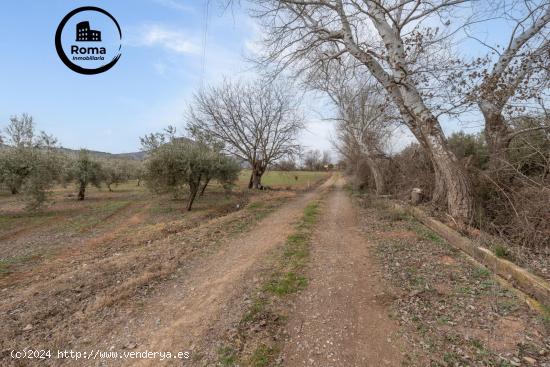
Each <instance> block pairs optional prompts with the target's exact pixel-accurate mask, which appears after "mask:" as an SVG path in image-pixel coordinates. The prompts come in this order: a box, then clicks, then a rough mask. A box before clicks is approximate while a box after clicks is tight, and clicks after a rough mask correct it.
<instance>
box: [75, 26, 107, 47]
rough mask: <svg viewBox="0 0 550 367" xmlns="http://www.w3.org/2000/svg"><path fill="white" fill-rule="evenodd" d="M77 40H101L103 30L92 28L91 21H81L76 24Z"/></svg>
mask: <svg viewBox="0 0 550 367" xmlns="http://www.w3.org/2000/svg"><path fill="white" fill-rule="evenodd" d="M76 40H77V41H84V42H86V41H91V42H100V41H101V32H100V31H96V30H93V29H90V22H80V23H78V24H77V25H76Z"/></svg>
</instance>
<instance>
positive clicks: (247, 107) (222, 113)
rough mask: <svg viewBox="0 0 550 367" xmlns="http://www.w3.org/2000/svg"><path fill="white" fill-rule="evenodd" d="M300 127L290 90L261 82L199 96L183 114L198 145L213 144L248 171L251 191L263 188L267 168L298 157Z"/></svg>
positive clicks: (210, 90)
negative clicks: (280, 161) (218, 145)
mask: <svg viewBox="0 0 550 367" xmlns="http://www.w3.org/2000/svg"><path fill="white" fill-rule="evenodd" d="M302 128H303V122H302V119H301V117H300V115H299V113H298V106H297V102H296V99H295V98H294V97H293V96H292V94H291V93H290V92H289V90H288V87H286V88H285V87H283V86H282V85H281V84H279V83H270V84H265V83H262V82H261V81H253V82H229V81H225V82H224V83H223V84H222V85H221V86H219V87H210V88H207V89H205V90H203V91H201V92H198V93H197V94H196V95H195V97H194V101H193V103H192V104H191V105H190V106H189V109H188V113H187V130H188V131H189V132H190V134H191V135H192V136H193V137H194V138H195V139H198V140H205V139H206V140H214V141H217V142H219V143H221V144H223V148H222V150H224V151H226V152H228V153H230V154H232V155H233V156H235V157H237V158H238V159H240V160H243V161H246V162H248V164H249V165H250V167H251V168H252V174H251V177H250V182H249V188H261V187H262V186H261V179H262V175H263V174H264V172H265V171H266V169H267V168H268V167H269V166H270V164H272V163H274V162H276V161H277V160H279V159H282V158H285V157H287V156H291V155H293V154H296V153H297V152H298V148H299V146H298V144H297V142H296V137H297V135H298V133H299V131H300V130H301V129H302Z"/></svg>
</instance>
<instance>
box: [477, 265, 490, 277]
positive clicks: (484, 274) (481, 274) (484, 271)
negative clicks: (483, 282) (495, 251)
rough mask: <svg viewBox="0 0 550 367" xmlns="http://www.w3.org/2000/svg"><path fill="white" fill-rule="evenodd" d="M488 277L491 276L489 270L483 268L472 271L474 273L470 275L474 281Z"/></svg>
mask: <svg viewBox="0 0 550 367" xmlns="http://www.w3.org/2000/svg"><path fill="white" fill-rule="evenodd" d="M489 275H491V272H490V271H489V269H487V268H485V267H481V266H480V267H477V268H476V269H475V271H474V273H473V274H472V276H473V277H474V278H475V279H485V278H487V277H489Z"/></svg>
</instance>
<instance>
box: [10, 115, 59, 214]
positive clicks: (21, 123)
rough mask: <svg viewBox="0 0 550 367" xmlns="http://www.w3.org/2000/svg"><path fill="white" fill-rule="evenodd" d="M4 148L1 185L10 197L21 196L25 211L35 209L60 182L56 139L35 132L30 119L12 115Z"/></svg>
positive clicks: (30, 117)
mask: <svg viewBox="0 0 550 367" xmlns="http://www.w3.org/2000/svg"><path fill="white" fill-rule="evenodd" d="M5 133H6V138H5V139H2V141H5V143H6V145H5V146H3V147H2V148H1V149H0V184H1V185H3V186H5V187H7V188H8V189H9V190H10V192H11V193H12V194H18V193H21V194H22V199H23V200H24V201H25V202H26V204H27V209H38V208H39V207H41V206H42V205H43V204H44V203H45V202H46V201H47V198H48V194H49V191H50V190H51V188H52V187H53V186H54V185H55V184H56V183H58V182H59V181H60V179H61V176H62V170H63V164H62V161H63V156H62V154H61V153H60V152H59V150H57V149H56V143H57V141H56V139H55V138H53V137H52V136H50V135H48V134H46V133H45V132H43V131H42V132H40V133H39V134H36V133H35V128H34V121H33V118H32V116H30V115H27V114H22V115H21V116H13V117H11V118H10V123H9V125H8V127H7V128H6V129H5Z"/></svg>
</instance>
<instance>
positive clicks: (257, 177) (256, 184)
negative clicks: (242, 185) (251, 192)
mask: <svg viewBox="0 0 550 367" xmlns="http://www.w3.org/2000/svg"><path fill="white" fill-rule="evenodd" d="M265 170H266V167H265V165H264V164H263V162H262V161H261V160H259V161H256V162H254V163H252V173H251V174H250V181H249V183H248V188H249V189H261V188H262V176H263V174H264V172H265Z"/></svg>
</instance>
